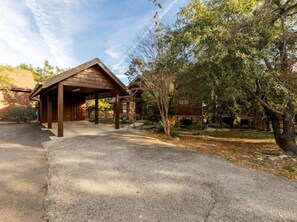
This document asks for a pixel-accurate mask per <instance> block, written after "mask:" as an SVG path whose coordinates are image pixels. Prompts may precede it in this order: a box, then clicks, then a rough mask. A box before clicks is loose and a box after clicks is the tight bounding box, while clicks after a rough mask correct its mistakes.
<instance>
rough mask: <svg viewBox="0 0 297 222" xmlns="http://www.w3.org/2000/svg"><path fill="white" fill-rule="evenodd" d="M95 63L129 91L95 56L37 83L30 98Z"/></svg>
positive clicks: (123, 88)
mask: <svg viewBox="0 0 297 222" xmlns="http://www.w3.org/2000/svg"><path fill="white" fill-rule="evenodd" d="M95 65H98V66H99V67H100V68H101V69H102V70H103V71H104V73H105V74H106V75H108V76H109V77H110V78H111V80H112V81H113V82H115V83H116V85H118V86H119V88H121V90H123V91H124V92H127V88H126V86H125V85H124V84H123V83H122V82H121V81H120V80H119V79H118V78H117V77H116V76H115V75H114V74H113V73H112V71H111V70H110V69H109V68H107V67H106V66H105V65H104V64H103V62H102V61H101V60H100V59H98V58H95V59H92V60H90V61H88V62H86V63H83V64H81V65H79V66H76V67H74V68H72V69H69V70H67V71H65V72H63V73H61V74H59V75H56V76H54V77H52V78H50V79H47V80H46V81H45V82H44V83H42V84H37V85H36V86H35V88H34V90H33V91H32V93H31V94H30V98H33V97H35V96H36V95H38V93H39V92H40V91H41V90H42V89H46V88H49V87H51V86H53V85H55V84H57V83H59V82H61V81H63V80H65V79H67V78H69V77H71V76H74V75H75V74H77V73H79V72H81V71H83V70H85V69H88V68H90V67H93V66H95ZM127 94H128V93H127Z"/></svg>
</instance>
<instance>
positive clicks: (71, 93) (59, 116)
mask: <svg viewBox="0 0 297 222" xmlns="http://www.w3.org/2000/svg"><path fill="white" fill-rule="evenodd" d="M125 95H129V93H128V92H127V89H126V86H125V85H124V84H123V83H122V82H121V81H120V80H119V79H118V78H117V77H116V76H115V75H114V74H113V73H112V72H111V71H110V70H109V69H108V68H107V67H106V66H105V65H104V64H103V63H102V62H101V61H100V60H99V59H98V58H95V59H93V60H91V61H89V62H86V63H84V64H82V65H79V66H77V67H75V68H73V69H70V70H68V71H66V72H63V73H61V74H59V75H56V76H54V77H52V78H50V79H48V80H46V81H45V82H44V83H43V84H38V85H36V87H35V88H34V89H33V91H32V92H31V94H30V99H31V100H35V101H39V118H40V122H41V123H47V127H48V128H49V129H51V128H52V122H57V123H58V124H57V125H58V127H57V136H58V137H62V136H63V122H64V121H79V120H84V119H85V118H86V109H85V101H86V100H88V99H95V124H98V123H99V110H98V99H99V98H108V97H114V98H115V105H114V116H115V128H116V129H119V109H120V107H119V96H125Z"/></svg>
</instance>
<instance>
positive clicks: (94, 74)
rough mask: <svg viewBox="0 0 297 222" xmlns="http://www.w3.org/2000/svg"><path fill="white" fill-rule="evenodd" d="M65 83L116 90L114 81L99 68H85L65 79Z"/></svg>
mask: <svg viewBox="0 0 297 222" xmlns="http://www.w3.org/2000/svg"><path fill="white" fill-rule="evenodd" d="M63 84H64V85H71V86H81V87H88V88H95V89H96V88H97V89H110V90H113V89H114V90H115V89H116V88H115V86H114V84H113V82H112V81H111V80H110V79H109V78H108V77H107V76H106V75H104V74H103V73H102V72H100V70H99V68H97V67H91V68H88V69H85V70H83V71H81V72H79V73H77V74H75V75H74V76H72V77H69V78H68V79H66V80H64V81H63Z"/></svg>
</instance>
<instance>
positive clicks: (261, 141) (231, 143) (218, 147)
mask: <svg viewBox="0 0 297 222" xmlns="http://www.w3.org/2000/svg"><path fill="white" fill-rule="evenodd" d="M147 134H149V135H150V136H153V137H156V138H158V139H160V140H162V141H166V142H170V143H174V144H177V145H181V147H182V148H183V149H187V150H190V151H194V152H202V153H205V154H208V155H214V156H216V157H219V158H223V159H226V160H228V161H230V162H232V163H235V164H238V165H241V166H243V167H247V168H251V169H255V170H259V171H263V172H267V173H270V174H273V175H277V176H284V177H287V178H290V179H295V180H297V161H296V159H297V158H296V157H292V156H289V155H286V154H284V153H283V152H282V150H281V149H280V148H279V147H278V146H277V145H276V144H275V141H274V139H273V134H272V133H267V132H262V131H256V130H242V129H212V128H209V129H208V130H206V131H204V132H203V133H202V134H201V135H193V132H191V131H185V130H183V131H179V138H180V139H179V140H178V139H173V138H170V137H166V136H164V135H162V134H156V133H152V132H147Z"/></svg>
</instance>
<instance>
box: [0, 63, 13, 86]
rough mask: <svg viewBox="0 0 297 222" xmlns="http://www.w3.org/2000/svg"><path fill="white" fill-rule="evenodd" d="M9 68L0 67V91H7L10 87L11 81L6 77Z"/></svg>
mask: <svg viewBox="0 0 297 222" xmlns="http://www.w3.org/2000/svg"><path fill="white" fill-rule="evenodd" d="M7 70H9V67H4V66H0V89H4V90H8V89H9V88H10V87H11V83H12V79H11V78H9V76H8V75H7V73H6V72H7Z"/></svg>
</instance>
